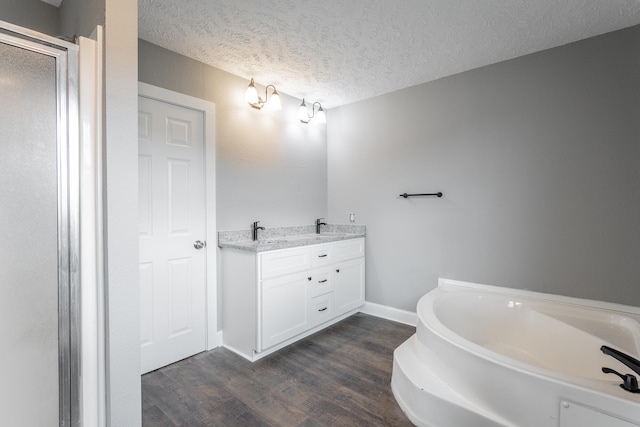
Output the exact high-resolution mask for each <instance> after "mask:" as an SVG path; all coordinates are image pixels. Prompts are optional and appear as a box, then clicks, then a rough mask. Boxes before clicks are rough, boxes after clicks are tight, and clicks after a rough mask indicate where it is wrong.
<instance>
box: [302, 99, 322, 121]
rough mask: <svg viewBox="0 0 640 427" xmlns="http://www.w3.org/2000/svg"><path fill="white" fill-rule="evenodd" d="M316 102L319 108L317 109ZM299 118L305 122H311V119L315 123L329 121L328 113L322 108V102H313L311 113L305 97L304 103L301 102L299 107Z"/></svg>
mask: <svg viewBox="0 0 640 427" xmlns="http://www.w3.org/2000/svg"><path fill="white" fill-rule="evenodd" d="M316 104H317V105H318V110H316ZM298 120H300V121H301V122H302V123H305V124H309V123H310V122H311V120H313V121H314V123H327V115H326V113H325V112H324V110H323V109H322V104H320V103H319V102H314V103H313V104H311V114H309V111H308V110H307V104H305V102H304V98H302V104H300V108H298Z"/></svg>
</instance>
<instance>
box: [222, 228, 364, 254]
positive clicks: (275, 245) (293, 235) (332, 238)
mask: <svg viewBox="0 0 640 427" xmlns="http://www.w3.org/2000/svg"><path fill="white" fill-rule="evenodd" d="M365 234H366V227H365V226H364V225H353V224H344V225H343V224H328V225H323V226H322V228H321V233H320V234H316V233H315V226H313V225H305V226H301V227H278V228H265V230H260V231H258V240H256V241H253V240H251V230H234V231H220V232H218V246H220V247H221V248H235V249H243V250H247V251H252V252H264V251H273V250H276V249H287V248H295V247H298V246H308V245H317V244H320V243H329V242H336V241H339V240H347V239H357V238H359V237H364V236H365Z"/></svg>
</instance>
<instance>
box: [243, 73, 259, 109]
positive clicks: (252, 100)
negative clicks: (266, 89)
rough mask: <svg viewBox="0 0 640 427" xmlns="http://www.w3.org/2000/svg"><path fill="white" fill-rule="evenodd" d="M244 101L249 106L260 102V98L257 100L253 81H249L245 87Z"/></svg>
mask: <svg viewBox="0 0 640 427" xmlns="http://www.w3.org/2000/svg"><path fill="white" fill-rule="evenodd" d="M244 100H245V101H247V102H248V103H249V104H257V103H258V101H259V100H260V98H258V91H257V90H256V86H255V84H254V83H253V79H251V83H249V86H248V87H247V93H245V95H244Z"/></svg>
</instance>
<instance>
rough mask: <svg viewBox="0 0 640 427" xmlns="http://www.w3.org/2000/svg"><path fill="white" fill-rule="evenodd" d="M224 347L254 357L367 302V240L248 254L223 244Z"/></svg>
mask: <svg viewBox="0 0 640 427" xmlns="http://www.w3.org/2000/svg"><path fill="white" fill-rule="evenodd" d="M221 253H222V302H223V304H222V314H223V326H222V327H223V341H224V344H225V346H227V347H228V348H230V349H232V350H234V351H236V352H237V353H239V354H241V355H243V356H245V357H247V358H248V359H250V360H257V359H258V358H260V357H262V356H264V355H266V354H269V353H271V352H272V351H275V350H277V349H279V348H282V347H284V346H285V345H287V344H290V343H291V342H294V341H296V340H297V339H300V338H302V337H304V336H307V335H309V334H311V333H313V332H316V331H318V330H320V329H322V328H324V327H326V326H328V325H330V324H332V323H335V322H337V321H338V320H341V319H343V318H344V317H347V316H349V315H351V314H353V313H355V312H356V311H357V310H358V308H359V307H361V306H362V305H363V304H364V302H365V301H364V289H365V288H364V283H365V281H364V279H365V277H364V266H365V264H364V238H356V239H348V240H340V241H337V242H331V243H322V244H316V245H309V246H300V247H295V248H289V249H279V250H273V251H266V252H249V251H246V250H241V249H232V248H223V249H222V251H221Z"/></svg>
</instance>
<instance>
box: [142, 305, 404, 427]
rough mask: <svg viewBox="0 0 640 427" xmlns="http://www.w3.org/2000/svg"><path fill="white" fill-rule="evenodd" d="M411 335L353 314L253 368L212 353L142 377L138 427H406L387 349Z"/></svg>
mask: <svg viewBox="0 0 640 427" xmlns="http://www.w3.org/2000/svg"><path fill="white" fill-rule="evenodd" d="M414 332H415V328H413V327H409V326H406V325H402V324H399V323H395V322H391V321H388V320H384V319H379V318H377V317H373V316H369V315H366V314H362V313H358V314H356V315H353V316H351V317H349V318H347V319H345V320H343V321H341V322H339V323H337V324H335V325H333V326H331V327H329V328H327V329H325V330H323V331H321V332H318V333H316V334H314V335H312V336H310V337H308V338H305V339H303V340H300V341H298V342H296V343H295V344H292V345H290V346H288V347H287V348H284V349H282V350H280V351H277V352H275V353H274V354H271V355H269V356H267V357H265V358H263V359H261V360H259V361H257V362H255V363H251V362H248V361H246V360H245V359H243V358H242V357H240V356H238V355H236V354H234V353H232V352H231V351H229V350H227V349H224V348H218V349H215V350H212V351H210V352H205V353H201V354H198V355H196V356H193V357H191V358H189V359H185V360H183V361H180V362H178V363H174V364H173V365H169V366H166V367H164V368H162V369H159V370H157V371H153V372H150V373H148V374H146V375H143V376H142V420H143V422H142V424H143V425H144V426H145V427H155V426H224V427H227V426H229V427H232V426H243V427H248V426H308V427H312V426H314V427H315V426H410V425H412V424H411V423H410V422H409V420H408V419H407V418H406V417H405V415H404V414H403V413H402V411H401V410H400V408H399V407H398V405H397V403H396V401H395V399H394V398H393V394H392V393H391V386H390V382H391V366H392V362H393V350H394V349H395V348H396V347H397V346H398V345H400V344H401V343H402V342H403V341H404V340H406V339H407V338H408V337H409V336H411V335H412V334H413V333H414Z"/></svg>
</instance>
